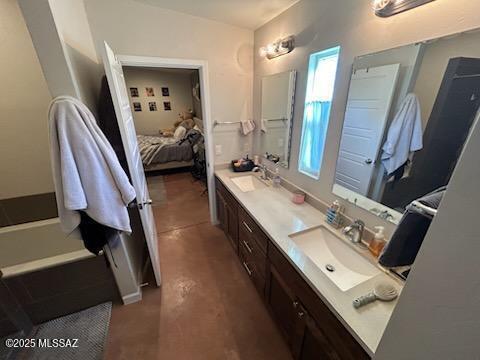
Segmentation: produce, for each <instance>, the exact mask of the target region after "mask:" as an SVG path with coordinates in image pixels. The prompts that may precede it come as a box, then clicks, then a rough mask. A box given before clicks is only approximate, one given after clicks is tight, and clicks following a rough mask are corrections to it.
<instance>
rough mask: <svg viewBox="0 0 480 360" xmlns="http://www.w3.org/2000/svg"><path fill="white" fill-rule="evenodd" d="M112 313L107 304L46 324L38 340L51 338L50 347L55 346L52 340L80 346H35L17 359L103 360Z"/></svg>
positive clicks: (37, 332) (39, 333) (38, 331)
mask: <svg viewBox="0 0 480 360" xmlns="http://www.w3.org/2000/svg"><path fill="white" fill-rule="evenodd" d="M111 313H112V303H110V302H108V303H104V304H100V305H97V306H95V307H92V308H89V309H86V310H83V311H80V312H78V313H75V314H71V315H67V316H64V317H61V318H58V319H55V320H51V321H49V322H46V323H44V324H42V325H40V326H38V328H37V330H36V332H35V338H36V339H41V340H42V341H45V339H49V340H50V341H49V344H50V345H53V344H54V343H53V339H69V340H71V342H70V343H71V344H72V345H73V343H75V345H76V346H77V347H56V348H52V347H50V348H48V347H42V348H40V347H36V348H33V349H27V351H23V353H21V354H19V356H18V359H29V360H30V359H32V360H47V359H48V360H49V359H55V360H77V359H78V360H100V359H102V358H103V349H104V347H105V343H106V340H107V334H108V326H109V324H110V316H111ZM74 339H78V340H77V341H75V340H74ZM37 341H38V340H37Z"/></svg>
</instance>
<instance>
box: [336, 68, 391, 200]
mask: <svg viewBox="0 0 480 360" xmlns="http://www.w3.org/2000/svg"><path fill="white" fill-rule="evenodd" d="M399 69H400V64H392V65H386V66H379V67H374V68H368V69H358V70H356V71H355V73H354V74H353V75H352V79H351V82H350V89H349V93H348V100H347V110H346V112H345V120H344V124H343V132H342V139H341V143H340V151H339V154H338V164H337V169H336V173H335V182H336V183H337V184H341V185H342V186H344V187H346V188H347V189H350V190H352V191H355V192H357V193H359V194H361V195H365V196H366V195H367V193H368V190H369V187H370V183H371V180H372V176H373V171H374V168H375V163H376V160H377V157H378V153H379V149H380V146H381V142H382V140H383V133H384V130H385V126H386V124H387V120H388V114H389V112H390V106H391V104H392V101H393V95H394V92H395V87H396V83H397V79H398V73H399Z"/></svg>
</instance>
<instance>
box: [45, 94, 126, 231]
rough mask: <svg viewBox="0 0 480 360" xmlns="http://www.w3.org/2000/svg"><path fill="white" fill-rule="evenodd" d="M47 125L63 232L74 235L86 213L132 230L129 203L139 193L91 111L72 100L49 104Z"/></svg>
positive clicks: (116, 226) (105, 223) (54, 101)
mask: <svg viewBox="0 0 480 360" xmlns="http://www.w3.org/2000/svg"><path fill="white" fill-rule="evenodd" d="M49 127H50V146H51V151H50V155H51V160H52V171H53V175H54V176H53V179H54V183H55V194H56V197H57V207H58V214H59V217H60V221H61V224H62V229H63V230H64V231H65V232H67V233H70V232H72V231H73V230H74V229H75V228H76V227H77V226H78V225H79V224H80V214H79V212H78V211H79V210H82V211H84V212H85V213H86V214H87V215H88V216H89V217H90V218H92V219H93V220H95V221H96V222H98V223H100V224H103V225H106V226H108V227H111V228H113V229H117V230H120V231H125V232H131V227H130V218H129V216H128V210H127V205H128V204H129V203H130V202H131V201H132V200H133V199H135V189H134V188H133V187H132V185H131V184H130V182H129V180H128V177H127V175H126V174H125V172H124V170H123V169H122V167H121V166H120V163H119V161H118V158H117V156H116V154H115V152H114V150H113V148H112V146H111V145H110V143H109V142H108V140H107V138H106V137H105V135H104V134H103V133H102V131H101V130H100V128H99V127H98V125H97V123H96V121H95V117H94V116H93V114H92V113H91V112H90V110H89V109H88V108H87V107H86V106H85V105H84V104H83V103H82V102H80V101H79V100H77V99H75V98H73V97H70V96H60V97H57V98H55V99H53V101H52V103H51V104H50V109H49Z"/></svg>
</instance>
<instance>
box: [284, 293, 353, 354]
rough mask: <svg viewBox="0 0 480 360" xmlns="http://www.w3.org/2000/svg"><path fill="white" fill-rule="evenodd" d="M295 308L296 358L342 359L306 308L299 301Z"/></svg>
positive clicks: (293, 346)
mask: <svg viewBox="0 0 480 360" xmlns="http://www.w3.org/2000/svg"><path fill="white" fill-rule="evenodd" d="M295 308H296V314H295V327H294V335H293V341H292V352H293V356H294V359H295V360H341V357H340V356H339V355H338V353H337V352H336V351H335V349H334V348H333V347H332V345H331V344H330V343H329V341H328V340H327V338H326V337H325V335H324V334H323V332H322V330H321V329H320V328H319V327H318V325H317V324H316V323H315V320H314V319H313V318H312V317H311V316H310V315H309V314H308V313H307V311H306V310H305V308H304V307H303V306H302V305H301V304H300V303H299V302H295ZM352 360H353V359H352Z"/></svg>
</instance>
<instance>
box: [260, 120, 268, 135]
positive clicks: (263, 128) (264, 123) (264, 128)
mask: <svg viewBox="0 0 480 360" xmlns="http://www.w3.org/2000/svg"><path fill="white" fill-rule="evenodd" d="M267 128H268V120H267V119H260V130H261V131H262V132H264V133H266V132H267Z"/></svg>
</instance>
